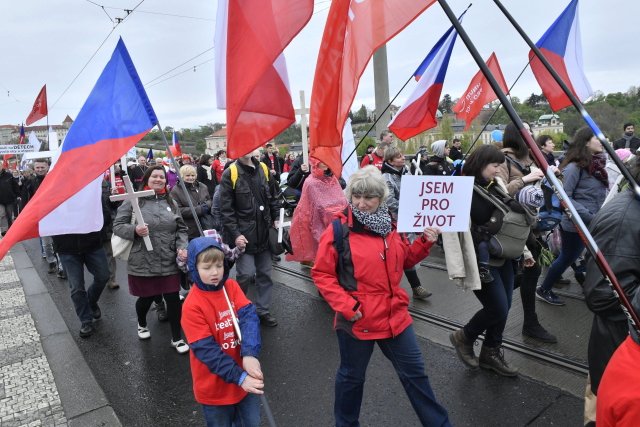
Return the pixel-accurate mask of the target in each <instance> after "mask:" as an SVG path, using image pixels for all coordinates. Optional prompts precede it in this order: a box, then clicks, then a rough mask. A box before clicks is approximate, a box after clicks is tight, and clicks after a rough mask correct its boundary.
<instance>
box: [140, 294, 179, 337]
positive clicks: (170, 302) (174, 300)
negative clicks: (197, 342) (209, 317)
mask: <svg viewBox="0 0 640 427" xmlns="http://www.w3.org/2000/svg"><path fill="white" fill-rule="evenodd" d="M161 296H162V297H164V301H165V302H166V303H167V317H168V318H169V326H171V339H172V340H174V341H178V340H179V339H182V333H181V331H180V295H179V293H178V292H171V293H169V294H162V295H161ZM155 299H156V296H152V297H140V298H138V300H137V301H136V314H137V315H138V325H140V326H147V313H148V312H149V309H150V308H151V304H153V301H154V300H155Z"/></svg>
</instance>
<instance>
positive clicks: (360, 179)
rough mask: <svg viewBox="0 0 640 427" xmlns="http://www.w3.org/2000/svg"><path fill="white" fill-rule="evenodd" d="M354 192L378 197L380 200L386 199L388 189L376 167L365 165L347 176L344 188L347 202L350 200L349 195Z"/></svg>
mask: <svg viewBox="0 0 640 427" xmlns="http://www.w3.org/2000/svg"><path fill="white" fill-rule="evenodd" d="M354 194H358V195H359V194H361V195H363V196H366V197H380V200H381V201H382V202H384V201H385V200H387V197H389V189H388V188H387V183H386V182H385V180H384V178H383V177H382V173H380V170H379V169H378V168H377V167H375V166H373V165H369V166H365V167H363V168H362V169H358V170H357V171H356V172H354V173H353V174H352V175H351V176H350V177H349V183H348V184H347V189H346V195H347V200H348V201H349V202H351V196H353V195H354Z"/></svg>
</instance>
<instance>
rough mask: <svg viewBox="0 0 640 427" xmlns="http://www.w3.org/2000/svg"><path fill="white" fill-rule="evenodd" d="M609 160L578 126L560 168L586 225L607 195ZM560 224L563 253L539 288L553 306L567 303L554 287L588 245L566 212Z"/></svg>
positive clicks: (585, 129)
mask: <svg viewBox="0 0 640 427" xmlns="http://www.w3.org/2000/svg"><path fill="white" fill-rule="evenodd" d="M606 163H607V157H606V155H605V154H604V153H603V148H602V143H601V142H600V140H599V139H598V138H597V137H596V136H595V135H594V133H593V131H592V130H591V129H590V128H589V127H586V126H585V127H582V128H580V129H578V130H577V131H576V134H575V135H574V137H573V144H572V145H571V148H570V149H569V151H567V155H566V157H565V159H564V160H563V162H562V164H561V165H560V167H561V169H562V173H563V175H564V181H563V183H562V186H563V188H564V191H565V193H567V196H568V197H569V199H570V200H571V203H572V204H573V206H574V207H575V209H576V211H577V212H578V215H580V218H581V219H582V221H583V222H584V224H585V225H586V226H589V223H590V222H591V220H592V219H593V217H594V216H595V214H596V213H597V212H598V211H599V210H600V207H601V206H602V204H603V203H604V199H605V197H606V196H607V189H608V187H609V178H608V174H607V169H606ZM560 227H561V228H560V235H561V236H562V248H561V249H560V255H558V258H556V260H555V261H554V262H553V264H551V266H550V267H549V271H548V272H547V276H546V277H545V278H544V281H543V282H542V285H540V286H539V287H538V289H536V297H537V298H538V299H540V300H541V301H544V302H546V303H547V304H551V305H564V304H565V303H564V301H563V300H562V299H560V298H558V297H557V296H556V295H555V294H554V293H553V290H552V289H551V288H552V286H553V284H554V282H555V281H556V280H557V279H558V278H560V277H561V275H562V273H563V272H564V271H565V270H566V269H567V267H569V266H570V265H571V264H573V263H574V262H575V261H576V260H577V259H578V257H580V254H581V253H582V251H583V250H584V247H585V246H584V243H583V242H582V239H581V238H580V235H579V233H578V230H577V229H576V227H575V225H573V222H572V221H571V219H570V218H569V217H568V216H567V215H566V214H564V215H563V217H562V222H561V223H560Z"/></svg>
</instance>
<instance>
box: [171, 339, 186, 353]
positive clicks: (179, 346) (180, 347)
mask: <svg viewBox="0 0 640 427" xmlns="http://www.w3.org/2000/svg"><path fill="white" fill-rule="evenodd" d="M171 347H173V348H175V349H176V351H177V352H178V353H180V354H184V353H186V352H188V351H189V346H188V345H187V343H186V342H184V340H178V341H173V340H171Z"/></svg>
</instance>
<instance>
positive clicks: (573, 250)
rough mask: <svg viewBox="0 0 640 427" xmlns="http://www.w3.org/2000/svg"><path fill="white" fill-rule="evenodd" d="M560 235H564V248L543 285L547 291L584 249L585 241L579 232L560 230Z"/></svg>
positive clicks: (550, 268)
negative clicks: (583, 241)
mask: <svg viewBox="0 0 640 427" xmlns="http://www.w3.org/2000/svg"><path fill="white" fill-rule="evenodd" d="M560 236H562V249H560V254H559V255H558V258H556V259H555V261H553V263H552V264H551V266H550V267H549V271H547V275H546V277H545V278H544V281H543V282H542V285H541V286H542V289H544V290H545V291H548V290H551V288H552V287H553V284H554V283H555V282H556V281H557V280H558V279H559V278H560V277H561V276H562V273H564V271H565V270H566V269H567V268H568V267H569V266H570V265H571V264H573V263H574V262H575V261H576V260H577V259H578V258H579V257H580V254H581V253H582V251H583V250H584V243H582V239H581V238H580V235H579V234H578V233H574V232H572V231H564V230H560Z"/></svg>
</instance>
